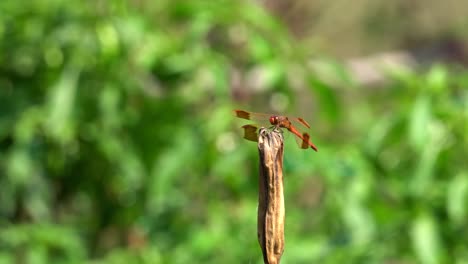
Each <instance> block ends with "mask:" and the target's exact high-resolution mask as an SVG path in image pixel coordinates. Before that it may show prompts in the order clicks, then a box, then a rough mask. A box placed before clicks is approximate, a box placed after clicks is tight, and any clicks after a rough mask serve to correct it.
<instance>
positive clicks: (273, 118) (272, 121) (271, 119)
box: [270, 116, 278, 125]
mask: <svg viewBox="0 0 468 264" xmlns="http://www.w3.org/2000/svg"><path fill="white" fill-rule="evenodd" d="M270 124H272V125H277V124H278V117H277V116H271V117H270Z"/></svg>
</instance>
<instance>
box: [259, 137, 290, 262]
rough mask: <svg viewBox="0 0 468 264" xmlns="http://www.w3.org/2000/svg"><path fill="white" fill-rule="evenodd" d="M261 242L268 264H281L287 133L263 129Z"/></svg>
mask: <svg viewBox="0 0 468 264" xmlns="http://www.w3.org/2000/svg"><path fill="white" fill-rule="evenodd" d="M258 152H259V154H260V171H259V194H258V195H259V196H258V219H257V220H258V231H257V232H258V242H259V243H260V247H261V248H262V252H263V260H264V262H265V263H266V264H278V263H279V262H280V259H281V255H283V251H284V216H285V211H284V195H283V134H282V133H281V132H278V131H275V130H274V131H269V130H267V129H265V128H261V129H260V133H259V137H258Z"/></svg>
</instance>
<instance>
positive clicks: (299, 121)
mask: <svg viewBox="0 0 468 264" xmlns="http://www.w3.org/2000/svg"><path fill="white" fill-rule="evenodd" d="M289 120H290V121H291V122H292V123H293V124H294V125H296V126H298V125H299V124H301V126H304V127H306V128H310V125H309V123H307V121H305V120H304V119H303V118H300V117H293V118H291V117H290V118H289Z"/></svg>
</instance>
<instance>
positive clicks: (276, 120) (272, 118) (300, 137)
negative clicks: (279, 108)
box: [234, 110, 318, 151]
mask: <svg viewBox="0 0 468 264" xmlns="http://www.w3.org/2000/svg"><path fill="white" fill-rule="evenodd" d="M234 115H235V116H236V117H238V118H242V119H247V120H253V121H255V122H259V123H263V124H266V123H267V122H269V123H270V125H271V126H272V128H274V129H280V128H285V129H287V130H288V131H289V132H291V133H292V134H294V136H295V138H296V141H297V142H298V143H299V147H300V148H302V149H308V148H312V149H313V150H315V151H318V150H317V147H316V146H315V145H314V143H312V142H311V140H310V135H309V134H308V133H305V132H300V130H299V129H298V128H297V127H296V126H294V125H293V123H295V124H297V126H298V127H299V125H300V126H303V127H305V128H306V129H309V128H310V125H309V123H307V122H306V121H305V120H304V119H303V118H300V117H287V116H282V115H273V114H262V113H254V112H249V111H244V110H234ZM242 128H243V129H244V138H245V139H247V140H250V141H255V142H257V141H258V128H259V127H258V126H257V125H253V124H249V125H244V126H242Z"/></svg>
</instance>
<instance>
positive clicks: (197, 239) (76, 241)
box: [0, 0, 468, 264]
mask: <svg viewBox="0 0 468 264" xmlns="http://www.w3.org/2000/svg"><path fill="white" fill-rule="evenodd" d="M0 13H1V15H0V40H1V41H0V217H1V218H0V263H82V262H89V263H176V264H177V263H262V260H261V251H260V248H259V246H258V243H257V235H256V206H257V205H256V204H257V178H256V175H257V157H256V147H255V144H250V143H249V142H244V141H243V140H242V139H241V137H240V136H239V135H238V134H237V132H235V131H238V126H240V123H239V122H237V121H238V120H236V121H234V120H233V117H232V114H231V110H232V109H233V108H237V107H238V106H239V105H243V106H250V107H248V108H247V109H248V110H250V109H254V110H256V111H262V109H268V108H270V107H269V106H268V104H269V103H270V106H271V105H273V108H274V107H275V105H280V104H282V103H283V104H284V105H285V107H284V109H289V110H291V111H293V110H298V109H300V112H301V115H302V116H304V117H305V118H306V119H308V120H309V121H311V123H312V124H313V129H312V133H313V139H314V142H315V143H316V144H317V146H318V147H319V150H320V151H319V152H318V153H313V152H312V151H307V152H305V151H302V150H299V149H297V148H295V146H294V145H293V144H290V142H289V141H290V140H288V142H287V146H286V156H285V175H286V177H285V197H286V211H287V214H286V248H285V253H284V256H283V262H284V263H425V264H426V263H427V264H432V263H459V264H461V263H467V262H466V260H467V259H468V246H467V245H468V230H467V227H466V224H465V219H466V217H467V213H468V212H467V208H468V170H467V165H466V164H467V163H466V162H465V159H466V157H467V156H468V133H467V132H466V131H468V90H467V89H466V87H468V72H467V71H466V70H464V69H457V68H452V67H448V66H444V65H434V66H433V67H432V68H430V69H428V71H427V72H424V73H420V74H414V73H404V72H398V73H391V74H393V75H392V82H391V84H390V85H388V87H385V88H383V89H379V90H375V91H370V92H369V91H365V92H364V90H363V88H362V87H357V86H356V85H353V83H352V82H351V81H350V80H351V79H352V78H351V77H350V76H346V74H345V73H344V72H343V70H342V68H341V66H340V65H334V66H333V67H332V68H333V69H334V72H333V74H335V75H336V76H337V78H339V79H340V80H342V81H343V82H344V83H346V84H347V85H346V88H344V87H333V88H332V87H331V86H330V85H329V84H327V83H326V82H324V81H322V80H321V78H319V77H318V76H316V75H315V74H314V73H313V72H312V71H311V70H310V69H309V67H308V65H307V63H306V60H307V59H306V57H304V56H302V55H301V54H302V52H303V51H304V47H301V45H300V43H297V41H295V40H294V39H292V38H291V36H289V33H288V31H287V29H286V28H284V27H283V26H282V24H281V23H279V22H278V21H277V20H276V19H275V18H274V17H273V16H271V15H270V14H268V13H267V12H266V11H265V10H264V9H262V8H261V7H260V6H258V5H256V4H254V3H252V2H251V1H221V0H220V1H203V0H192V1H183V0H179V1H169V0H161V1H154V2H151V1H60V0H49V1H42V0H33V1H30V2H29V3H28V4H27V5H25V4H22V3H20V2H15V1H1V2H0ZM239 79H240V81H239ZM244 79H248V80H250V81H249V82H248V81H245V80H244ZM246 83H250V84H252V83H254V85H251V87H254V88H255V89H256V92H252V90H255V89H253V88H252V89H251V90H249V89H245V88H242V87H243V86H244V85H243V84H246ZM298 87H299V88H301V87H302V88H304V87H305V88H306V89H302V90H300V92H299V91H298V90H297V89H296V88H298ZM272 102H273V103H272ZM285 102H286V103H285ZM287 102H289V103H287ZM268 111H269V110H267V111H266V112H268ZM313 113H315V114H313ZM312 115H314V118H313V119H314V120H311V116H312Z"/></svg>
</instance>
